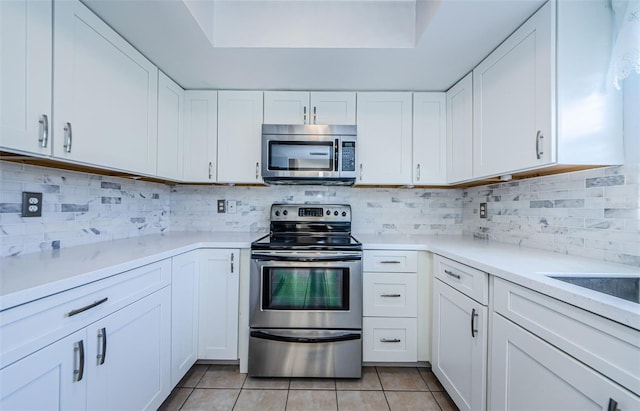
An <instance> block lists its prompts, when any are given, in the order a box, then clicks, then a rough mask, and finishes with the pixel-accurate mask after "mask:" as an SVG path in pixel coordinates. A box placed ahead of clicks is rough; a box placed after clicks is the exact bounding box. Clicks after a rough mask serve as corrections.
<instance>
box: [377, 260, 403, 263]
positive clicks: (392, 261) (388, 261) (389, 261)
mask: <svg viewBox="0 0 640 411" xmlns="http://www.w3.org/2000/svg"><path fill="white" fill-rule="evenodd" d="M380 264H400V261H395V260H385V261H380Z"/></svg>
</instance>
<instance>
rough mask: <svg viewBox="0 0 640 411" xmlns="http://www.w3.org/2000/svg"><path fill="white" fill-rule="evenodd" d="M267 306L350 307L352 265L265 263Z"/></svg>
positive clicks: (345, 308) (308, 308)
mask: <svg viewBox="0 0 640 411" xmlns="http://www.w3.org/2000/svg"><path fill="white" fill-rule="evenodd" d="M262 284H263V288H262V309H264V310H346V311H348V310H349V269H348V268H292V267H265V268H264V270H263V272H262Z"/></svg>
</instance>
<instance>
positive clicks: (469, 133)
mask: <svg viewBox="0 0 640 411" xmlns="http://www.w3.org/2000/svg"><path fill="white" fill-rule="evenodd" d="M472 79H473V74H472V73H469V74H467V75H466V76H465V77H464V78H463V79H462V80H460V81H459V82H458V83H456V85H455V86H453V87H451V88H450V89H449V91H447V182H449V183H457V182H460V181H464V180H470V179H471V178H472V177H473V89H472V86H473V80H472Z"/></svg>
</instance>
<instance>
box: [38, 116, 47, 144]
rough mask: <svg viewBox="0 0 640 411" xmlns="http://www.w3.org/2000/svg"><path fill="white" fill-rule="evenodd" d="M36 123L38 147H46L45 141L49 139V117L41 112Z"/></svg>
mask: <svg viewBox="0 0 640 411" xmlns="http://www.w3.org/2000/svg"><path fill="white" fill-rule="evenodd" d="M38 123H39V124H40V137H39V138H38V142H39V143H40V147H42V148H46V147H47V141H49V118H48V117H47V115H46V114H43V115H41V116H40V120H39V121H38Z"/></svg>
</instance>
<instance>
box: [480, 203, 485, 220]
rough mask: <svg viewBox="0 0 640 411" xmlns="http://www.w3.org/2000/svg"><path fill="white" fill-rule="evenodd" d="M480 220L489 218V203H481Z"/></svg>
mask: <svg viewBox="0 0 640 411" xmlns="http://www.w3.org/2000/svg"><path fill="white" fill-rule="evenodd" d="M480 218H487V203H480Z"/></svg>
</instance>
